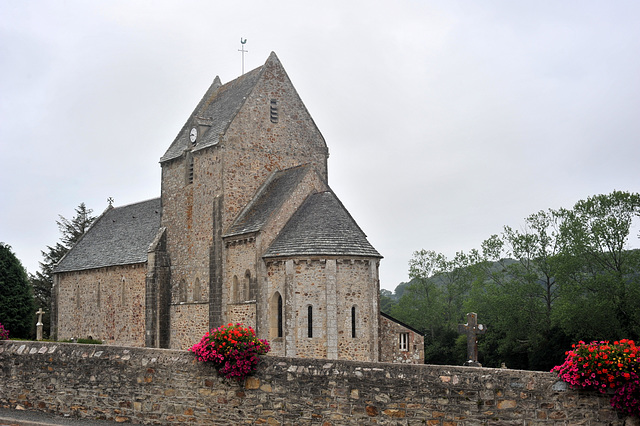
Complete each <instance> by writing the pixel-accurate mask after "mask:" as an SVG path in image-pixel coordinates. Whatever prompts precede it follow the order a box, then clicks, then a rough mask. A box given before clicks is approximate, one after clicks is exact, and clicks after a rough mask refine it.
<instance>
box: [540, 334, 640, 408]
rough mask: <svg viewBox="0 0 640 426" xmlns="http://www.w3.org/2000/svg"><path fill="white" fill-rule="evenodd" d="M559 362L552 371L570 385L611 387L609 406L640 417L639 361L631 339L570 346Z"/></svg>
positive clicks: (603, 391)
mask: <svg viewBox="0 0 640 426" xmlns="http://www.w3.org/2000/svg"><path fill="white" fill-rule="evenodd" d="M571 347H572V349H571V350H570V351H567V352H566V353H565V354H566V355H567V358H566V359H565V361H564V363H563V364H562V365H558V366H556V367H554V368H553V369H552V370H551V371H552V372H555V373H557V374H558V376H559V377H560V378H561V379H562V380H564V381H565V382H567V383H569V385H570V386H571V387H572V388H584V389H595V390H597V391H599V392H601V393H605V392H607V390H613V391H614V395H613V397H612V398H611V401H610V402H611V406H612V407H613V408H615V409H616V410H618V411H619V412H621V413H624V414H627V415H631V416H636V417H640V380H639V379H640V377H639V373H640V360H639V359H638V357H639V356H640V355H639V354H638V348H637V347H636V345H635V342H634V341H633V340H627V339H622V340H620V341H615V342H613V344H610V343H609V341H600V342H595V341H594V342H591V343H588V344H587V343H585V342H583V341H580V342H579V343H578V344H577V345H572V346H571Z"/></svg>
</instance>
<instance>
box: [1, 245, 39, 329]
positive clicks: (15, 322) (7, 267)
mask: <svg viewBox="0 0 640 426" xmlns="http://www.w3.org/2000/svg"><path fill="white" fill-rule="evenodd" d="M33 305H34V304H33V296H32V294H31V288H30V286H29V279H28V278H27V272H26V271H25V269H24V267H23V266H22V263H21V262H20V260H18V258H17V257H16V256H15V254H14V253H13V251H11V247H10V246H8V245H7V244H5V243H0V323H2V325H4V326H5V328H7V329H8V330H9V332H10V333H11V336H13V337H22V338H26V337H29V335H30V333H31V324H32V320H33V318H34V312H35V310H34V306H33Z"/></svg>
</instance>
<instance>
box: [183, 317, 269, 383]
mask: <svg viewBox="0 0 640 426" xmlns="http://www.w3.org/2000/svg"><path fill="white" fill-rule="evenodd" d="M189 350H190V351H191V352H193V353H194V354H195V355H196V358H197V359H198V361H202V362H211V363H213V364H214V365H215V367H216V369H217V370H218V373H219V374H221V375H223V376H224V377H226V378H227V379H231V378H233V379H236V380H238V381H242V380H244V378H245V377H247V376H248V375H249V374H251V373H252V372H253V371H255V369H256V366H257V365H258V361H259V356H260V355H264V354H266V353H267V352H269V350H270V347H269V342H267V341H266V340H264V339H258V338H257V337H256V333H255V331H253V329H252V328H251V327H245V326H243V325H242V324H240V323H237V324H232V323H229V324H227V325H222V326H220V327H218V328H216V329H213V330H211V331H209V332H207V333H205V335H204V336H202V339H200V342H199V343H197V344H195V345H193V346H192V347H191V349H189Z"/></svg>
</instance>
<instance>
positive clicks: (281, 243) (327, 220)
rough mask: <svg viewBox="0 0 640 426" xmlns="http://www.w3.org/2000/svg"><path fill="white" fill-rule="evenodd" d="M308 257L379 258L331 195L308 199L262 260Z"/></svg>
mask: <svg viewBox="0 0 640 426" xmlns="http://www.w3.org/2000/svg"><path fill="white" fill-rule="evenodd" d="M309 255H320V256H366V257H378V258H381V257H382V256H380V253H378V252H377V251H376V249H374V248H373V246H372V245H371V244H369V241H367V236H366V235H365V234H364V232H362V230H361V229H360V227H359V226H358V225H357V224H356V222H355V220H353V218H352V217H351V215H350V214H349V212H348V211H347V209H345V207H344V206H343V205H342V203H341V202H340V200H338V198H337V197H336V196H335V194H334V193H333V192H332V191H325V192H318V193H315V194H312V195H310V196H309V197H307V199H306V200H305V201H304V203H302V205H301V206H300V208H299V209H298V210H297V211H296V212H295V213H294V214H293V216H291V219H289V221H288V222H287V224H286V225H285V226H284V228H283V229H282V232H281V233H280V235H278V237H276V239H275V240H274V241H273V243H272V244H271V247H269V249H267V251H266V253H265V254H264V256H263V257H264V258H273V257H289V256H309Z"/></svg>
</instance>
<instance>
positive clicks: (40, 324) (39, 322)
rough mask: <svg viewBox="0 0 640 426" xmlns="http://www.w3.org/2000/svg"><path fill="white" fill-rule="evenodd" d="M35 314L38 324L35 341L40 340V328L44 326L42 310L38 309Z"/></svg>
mask: <svg viewBox="0 0 640 426" xmlns="http://www.w3.org/2000/svg"><path fill="white" fill-rule="evenodd" d="M36 314H38V323H37V324H36V340H42V326H43V325H44V324H42V314H44V311H43V310H42V308H40V309H38V312H36Z"/></svg>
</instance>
